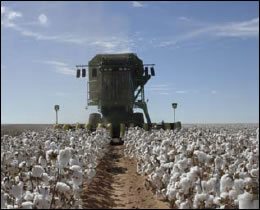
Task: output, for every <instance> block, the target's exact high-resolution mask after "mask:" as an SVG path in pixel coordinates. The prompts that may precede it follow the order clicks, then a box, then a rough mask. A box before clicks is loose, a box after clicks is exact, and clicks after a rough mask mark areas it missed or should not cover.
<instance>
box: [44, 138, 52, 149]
mask: <svg viewBox="0 0 260 210" xmlns="http://www.w3.org/2000/svg"><path fill="white" fill-rule="evenodd" d="M50 144H51V141H50V140H47V141H45V142H44V148H45V150H49V149H50Z"/></svg>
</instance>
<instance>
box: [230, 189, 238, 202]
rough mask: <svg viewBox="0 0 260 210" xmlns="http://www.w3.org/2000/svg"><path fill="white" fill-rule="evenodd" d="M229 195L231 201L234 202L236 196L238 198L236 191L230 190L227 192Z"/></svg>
mask: <svg viewBox="0 0 260 210" xmlns="http://www.w3.org/2000/svg"><path fill="white" fill-rule="evenodd" d="M228 194H229V198H231V199H232V200H236V199H237V196H238V193H237V191H236V190H230V191H229V192H228Z"/></svg>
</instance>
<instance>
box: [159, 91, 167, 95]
mask: <svg viewBox="0 0 260 210" xmlns="http://www.w3.org/2000/svg"><path fill="white" fill-rule="evenodd" d="M159 94H160V95H169V93H167V92H160V93H159Z"/></svg>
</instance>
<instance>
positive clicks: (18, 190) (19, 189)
mask: <svg viewBox="0 0 260 210" xmlns="http://www.w3.org/2000/svg"><path fill="white" fill-rule="evenodd" d="M10 193H11V195H13V196H14V197H15V198H16V199H17V200H19V199H21V198H22V196H23V183H22V182H19V184H18V185H13V186H12V188H11V190H10Z"/></svg>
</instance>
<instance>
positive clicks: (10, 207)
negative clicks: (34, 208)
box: [6, 205, 18, 209]
mask: <svg viewBox="0 0 260 210" xmlns="http://www.w3.org/2000/svg"><path fill="white" fill-rule="evenodd" d="M6 208H7V209H18V205H14V206H13V205H7V206H6Z"/></svg>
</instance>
